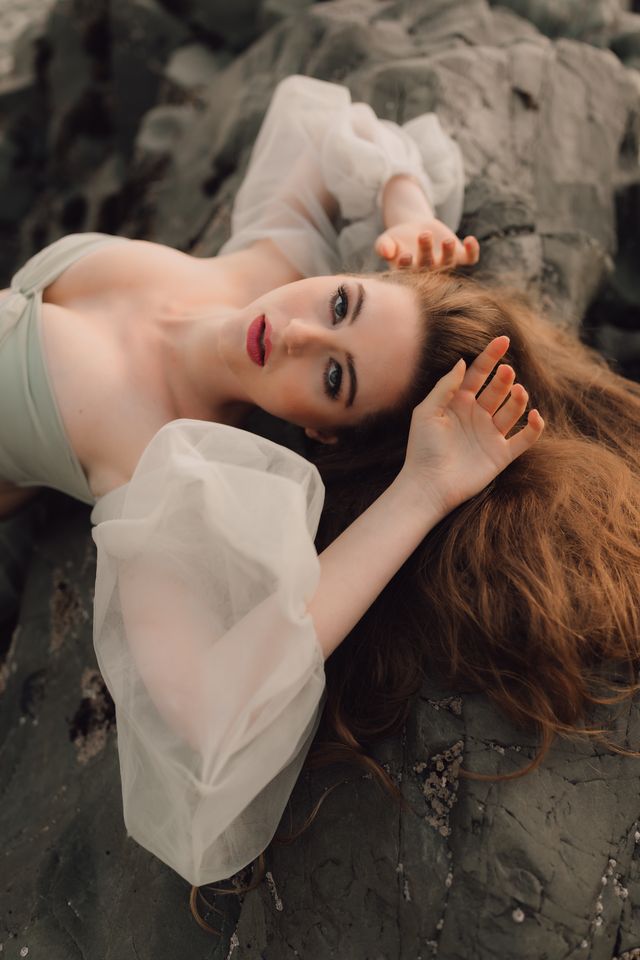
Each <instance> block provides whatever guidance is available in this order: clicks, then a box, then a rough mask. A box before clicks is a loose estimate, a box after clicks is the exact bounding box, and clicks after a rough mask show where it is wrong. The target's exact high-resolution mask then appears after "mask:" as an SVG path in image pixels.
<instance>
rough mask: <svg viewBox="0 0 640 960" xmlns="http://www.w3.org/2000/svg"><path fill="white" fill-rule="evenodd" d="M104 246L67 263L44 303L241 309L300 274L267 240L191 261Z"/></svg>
mask: <svg viewBox="0 0 640 960" xmlns="http://www.w3.org/2000/svg"><path fill="white" fill-rule="evenodd" d="M122 239H123V242H122V243H113V244H107V245H105V246H103V247H98V249H97V250H93V251H92V252H91V253H88V254H86V255H85V256H83V257H81V258H80V259H79V260H77V261H76V262H75V263H73V264H71V266H70V267H68V268H67V269H66V270H65V271H64V272H63V273H62V274H61V275H60V276H59V277H58V278H57V279H56V280H55V281H54V282H53V283H52V284H50V285H49V287H47V289H46V291H45V295H44V300H45V302H50V303H57V304H59V305H63V306H73V305H74V304H78V305H79V304H80V303H82V304H83V305H85V306H86V305H87V303H89V302H91V301H95V300H96V299H99V300H100V301H101V302H104V301H105V300H108V299H111V298H116V299H117V298H119V297H120V296H121V295H124V296H126V297H132V296H136V295H138V294H141V295H142V296H146V295H147V294H148V293H149V292H150V291H151V290H153V291H156V292H158V293H159V294H160V295H162V296H167V297H175V298H177V299H180V300H183V301H185V302H186V301H190V302H192V303H201V302H206V301H212V300H214V301H216V302H218V303H223V302H224V303H229V304H232V305H234V306H244V305H245V304H246V303H250V302H251V300H253V299H255V298H256V297H258V296H260V295H261V294H263V293H265V292H268V291H269V290H273V289H274V288H275V287H278V286H281V285H283V284H285V283H290V282H292V281H293V280H299V279H301V274H300V273H299V272H298V271H297V270H296V269H295V268H294V267H293V265H292V264H290V263H289V261H288V260H286V259H285V258H284V257H283V256H282V254H281V253H280V251H279V250H278V248H277V247H276V245H275V244H274V243H272V242H271V241H270V240H259V241H256V242H255V243H253V244H252V245H251V246H250V247H247V248H246V249H245V250H239V251H237V252H235V253H230V254H226V255H223V256H214V257H195V256H192V255H191V254H189V253H183V252H182V251H181V250H176V249H174V248H173V247H168V246H166V245H165V244H162V243H154V242H153V241H150V240H128V239H126V238H122Z"/></svg>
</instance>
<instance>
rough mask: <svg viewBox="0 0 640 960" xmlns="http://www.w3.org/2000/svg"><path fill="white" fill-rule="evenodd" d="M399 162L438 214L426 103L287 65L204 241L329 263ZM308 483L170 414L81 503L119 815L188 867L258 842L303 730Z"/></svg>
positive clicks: (458, 168) (270, 458)
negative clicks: (379, 100)
mask: <svg viewBox="0 0 640 960" xmlns="http://www.w3.org/2000/svg"><path fill="white" fill-rule="evenodd" d="M303 151H306V152H307V153H308V154H310V155H312V156H313V158H314V161H315V162H316V169H317V174H318V177H319V178H321V180H322V182H324V183H325V184H326V185H327V187H328V189H329V190H330V191H331V193H333V194H334V195H335V196H336V198H337V200H338V203H339V206H340V212H341V214H342V217H343V218H344V220H345V221H350V222H348V223H347V224H346V226H344V228H343V229H342V231H341V233H340V234H339V235H338V233H337V232H336V229H335V228H334V227H333V225H332V223H331V222H330V220H329V218H328V217H327V215H326V213H325V211H324V209H323V208H322V206H321V204H320V202H319V200H318V198H317V196H315V195H314V192H313V184H314V180H313V177H312V178H310V179H309V182H308V188H307V189H305V186H304V184H299V185H297V187H299V189H298V190H297V192H296V197H297V198H298V201H299V202H298V203H295V204H294V205H292V204H291V202H290V200H289V199H288V198H287V195H286V190H285V189H283V183H285V184H286V175H287V171H288V170H289V169H290V168H291V167H292V166H293V165H294V164H295V162H296V160H297V159H298V158H299V157H300V156H301V153H302V152H303ZM400 172H406V173H410V174H412V175H413V176H415V177H416V178H417V179H418V180H419V181H420V182H421V183H422V185H423V187H424V189H425V191H426V193H427V195H428V196H429V197H430V199H431V201H432V205H433V206H434V207H435V209H436V212H437V214H438V215H439V216H440V218H441V219H444V220H445V221H446V222H447V223H448V224H449V225H450V226H451V227H452V228H453V229H456V228H457V226H458V222H459V218H460V212H461V207H462V195H463V188H464V176H463V169H462V161H461V158H460V152H459V150H458V148H457V147H456V145H455V144H454V142H453V141H452V140H451V139H450V137H448V136H447V135H446V134H445V133H444V131H443V130H442V128H441V126H440V124H439V122H438V120H437V118H436V117H435V116H434V115H433V114H426V115H425V116H423V117H419V118H417V119H415V120H413V121H411V122H410V123H408V124H405V126H404V127H399V126H397V125H396V124H394V123H392V122H390V121H386V120H378V119H377V118H376V116H375V114H374V113H373V111H372V110H371V108H370V107H368V106H367V105H366V104H362V103H358V104H352V103H351V100H350V95H349V92H348V90H347V89H346V88H344V87H341V86H338V85H336V84H331V83H325V82H323V81H320V80H314V79H311V78H308V77H300V76H293V77H288V78H287V79H285V80H284V81H282V82H281V83H280V84H279V85H278V87H277V88H276V90H275V92H274V95H273V98H272V100H271V104H270V106H269V110H268V112H267V114H266V117H265V120H264V122H263V125H262V127H261V129H260V132H259V135H258V138H257V141H256V144H255V147H254V150H253V153H252V156H251V159H250V163H249V168H248V171H247V175H246V178H245V180H244V182H243V185H242V187H241V189H240V191H239V192H238V195H237V199H236V202H235V207H234V211H233V219H232V235H231V238H230V240H229V241H228V242H227V243H226V244H225V245H224V247H223V248H222V250H221V251H220V253H225V252H231V251H232V250H238V249H241V248H244V247H247V246H249V245H250V244H251V243H252V242H253V241H255V240H256V239H259V238H261V237H270V238H271V239H272V240H273V241H274V242H275V243H276V244H277V245H278V247H279V248H280V249H281V251H282V253H283V254H284V255H285V256H286V257H287V258H288V259H289V260H290V261H291V262H292V263H294V264H295V265H296V266H297V268H298V270H299V271H300V272H301V273H303V274H304V275H309V276H311V275H322V274H328V273H334V272H339V271H340V268H341V265H342V264H344V262H345V260H349V259H351V260H352V261H353V260H354V258H355V259H356V260H357V259H358V258H360V259H361V260H362V258H363V256H364V252H365V251H366V250H367V248H369V247H370V246H371V245H372V244H373V241H374V240H375V236H376V235H377V233H378V232H380V231H381V230H382V229H383V227H382V223H381V221H380V214H379V210H378V199H379V195H380V192H381V190H382V188H383V187H384V184H385V183H386V181H387V179H388V178H389V177H390V176H392V175H393V174H394V173H400ZM317 182H318V181H317V180H316V181H315V184H316V187H315V189H316V190H317ZM343 269H344V267H343ZM323 498H324V489H323V485H322V481H321V480H320V476H319V474H318V472H317V470H316V468H315V467H314V466H313V465H312V464H310V463H308V462H307V461H306V460H304V459H303V458H302V457H300V456H299V455H298V454H296V453H293V452H292V451H290V450H288V449H287V448H285V447H282V446H280V445H278V444H276V443H273V442H272V441H270V440H266V439H263V438H261V437H259V436H256V435H254V434H252V433H249V432H248V431H244V430H239V429H237V428H235V427H230V426H226V425H223V424H218V423H209V422H206V421H197V420H175V421H173V422H171V423H168V424H166V425H165V426H164V427H162V429H161V430H159V431H158V433H157V434H156V435H155V436H154V437H153V439H152V440H151V442H150V443H149V444H148V446H147V447H146V449H145V451H144V453H143V455H142V457H141V459H140V461H139V463H138V464H137V466H136V469H135V471H134V474H133V476H132V477H131V480H130V481H129V483H127V484H125V485H124V486H122V487H118V488H117V489H115V490H113V491H111V492H110V493H108V494H107V495H106V496H104V497H102V498H101V499H100V500H99V501H98V502H97V503H96V505H95V507H94V509H93V512H92V514H91V519H92V522H93V524H94V527H93V531H92V533H93V539H94V541H95V543H96V547H97V572H96V586H95V601H94V644H95V649H96V654H97V658H98V664H99V666H100V669H101V671H102V674H103V676H104V679H105V682H106V684H107V686H108V688H109V691H110V693H111V695H112V697H113V699H114V702H115V705H116V718H117V730H118V753H119V758H120V772H121V778H122V795H123V808H124V820H125V825H126V829H127V832H128V833H129V835H130V836H131V837H132V838H133V839H134V840H136V841H137V842H138V843H139V844H141V845H142V846H143V847H145V848H146V849H147V850H149V851H151V852H152V853H153V854H155V855H156V856H157V857H159V858H160V859H161V860H162V861H164V862H165V863H166V864H168V865H169V866H170V867H172V868H173V869H174V870H175V871H177V873H179V874H180V875H181V876H182V877H184V878H185V880H187V881H188V882H189V883H192V884H198V885H200V884H204V883H209V882H212V881H217V880H221V879H224V878H227V877H230V876H231V875H232V874H234V873H235V872H236V871H238V870H239V869H240V868H241V867H243V866H245V865H247V864H248V863H250V862H251V861H252V860H253V859H255V857H257V856H258V854H259V853H260V852H261V851H263V850H264V849H265V848H266V847H267V846H268V844H269V843H270V841H271V840H272V838H273V835H274V834H275V832H276V830H277V828H278V824H279V822H280V819H281V817H282V814H283V811H284V809H285V806H286V803H287V800H288V798H289V796H290V794H291V791H292V789H293V786H294V784H295V781H296V779H297V777H298V775H299V773H300V769H301V767H302V764H303V762H304V759H305V756H306V754H307V752H308V750H309V747H310V745H311V742H312V740H313V737H314V734H315V732H316V730H317V727H318V723H319V719H320V713H321V709H322V706H323V703H324V699H325V675H324V660H323V654H322V651H321V649H320V647H319V644H318V641H317V637H316V635H315V631H314V627H313V622H312V620H311V617H310V616H309V614H308V613H307V612H306V605H307V603H308V601H309V600H310V599H311V597H312V596H313V594H314V591H315V589H316V586H317V583H318V579H319V569H320V568H319V561H318V556H317V553H316V551H315V548H314V537H315V533H316V529H317V525H318V521H319V517H320V512H321V509H322V504H323Z"/></svg>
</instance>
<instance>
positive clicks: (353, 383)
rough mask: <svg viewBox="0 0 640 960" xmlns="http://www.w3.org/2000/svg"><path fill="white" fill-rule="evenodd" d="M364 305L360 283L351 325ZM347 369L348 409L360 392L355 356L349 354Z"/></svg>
mask: <svg viewBox="0 0 640 960" xmlns="http://www.w3.org/2000/svg"><path fill="white" fill-rule="evenodd" d="M363 304H364V287H363V286H362V284H361V283H360V282H359V281H358V299H357V301H356V305H355V307H354V308H353V313H352V314H351V323H355V322H356V320H357V319H358V317H359V315H360V311H361V310H362V306H363ZM347 369H348V371H349V381H350V383H349V396H348V397H347V404H346V405H347V407H352V406H353V401H354V400H355V398H356V393H357V392H358V378H357V377H356V368H355V365H354V362H353V356H352V355H351V354H350V353H348V354H347Z"/></svg>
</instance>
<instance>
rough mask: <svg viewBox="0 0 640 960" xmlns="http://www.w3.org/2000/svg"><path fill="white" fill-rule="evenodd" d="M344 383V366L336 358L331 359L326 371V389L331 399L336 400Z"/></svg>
mask: <svg viewBox="0 0 640 960" xmlns="http://www.w3.org/2000/svg"><path fill="white" fill-rule="evenodd" d="M341 384H342V367H341V366H340V364H339V363H336V361H335V360H329V363H328V364H327V368H326V370H325V372H324V390H325V393H326V394H327V396H328V397H329V398H330V399H331V400H335V399H336V397H337V396H338V394H339V393H340V386H341Z"/></svg>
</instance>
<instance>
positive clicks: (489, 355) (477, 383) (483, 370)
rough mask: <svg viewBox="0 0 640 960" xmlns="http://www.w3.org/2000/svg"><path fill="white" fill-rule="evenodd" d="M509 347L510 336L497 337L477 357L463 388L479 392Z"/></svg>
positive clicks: (468, 372) (475, 392) (467, 374)
mask: <svg viewBox="0 0 640 960" xmlns="http://www.w3.org/2000/svg"><path fill="white" fill-rule="evenodd" d="M508 348H509V337H504V336H503V337H495V339H493V340H492V341H491V342H490V343H489V344H487V346H486V347H485V348H484V350H483V351H482V353H480V354H478V356H477V357H476V358H475V360H474V361H473V363H472V364H471V366H470V367H469V369H468V370H467V373H466V375H465V378H464V381H463V384H462V386H463V388H464V389H465V390H471V391H472V392H473V393H474V394H477V393H478V392H479V391H480V389H481V387H482V385H483V384H484V382H485V381H486V380H487V378H488V376H489V374H490V373H491V371H492V370H493V368H494V367H495V365H496V363H497V362H498V360H499V359H500V358H501V357H503V356H504V355H505V353H506V352H507V350H508Z"/></svg>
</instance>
